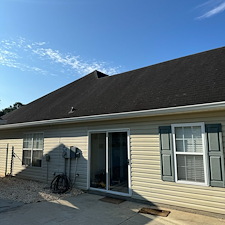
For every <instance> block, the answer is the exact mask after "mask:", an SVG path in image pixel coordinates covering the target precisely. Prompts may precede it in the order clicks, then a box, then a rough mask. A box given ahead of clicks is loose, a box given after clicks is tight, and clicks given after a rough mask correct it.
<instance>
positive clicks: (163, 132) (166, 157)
mask: <svg viewBox="0 0 225 225" xmlns="http://www.w3.org/2000/svg"><path fill="white" fill-rule="evenodd" d="M159 135H160V159H161V176H162V180H164V181H174V180H175V178H174V159H173V149H172V134H171V127H170V126H162V127H159Z"/></svg>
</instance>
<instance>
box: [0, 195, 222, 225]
mask: <svg viewBox="0 0 225 225" xmlns="http://www.w3.org/2000/svg"><path fill="white" fill-rule="evenodd" d="M101 198H103V196H99V195H94V194H87V193H85V194H82V195H79V196H77V197H69V198H67V199H64V200H57V201H52V202H47V201H44V202H38V203H31V204H22V205H18V203H15V205H14V203H13V202H9V201H8V203H7V201H5V202H4V201H0V224H1V225H14V224H16V225H31V224H32V225H39V224H40V225H53V224H60V225H71V224H78V225H91V224H93V225H102V224H105V225H147V224H149V225H156V224H157V225H161V224H168V225H172V224H175V225H179V224H180V225H192V224H193V225H194V224H204V225H212V224H213V225H220V224H221V225H222V224H223V225H224V224H225V219H221V218H215V217H209V216H205V215H198V214H193V213H188V212H183V211H178V210H171V209H165V210H169V211H171V213H170V214H169V216H168V217H161V216H153V215H149V214H139V213H138V211H139V210H140V209H141V208H142V207H148V205H144V204H140V203H136V202H130V201H125V202H122V203H120V204H112V203H108V202H102V201H99V199H101ZM7 204H9V205H8V206H7ZM1 206H3V207H1ZM13 206H15V207H13ZM1 209H2V211H1ZM163 209H164V208H163Z"/></svg>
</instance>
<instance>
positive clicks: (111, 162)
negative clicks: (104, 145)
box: [108, 132, 128, 193]
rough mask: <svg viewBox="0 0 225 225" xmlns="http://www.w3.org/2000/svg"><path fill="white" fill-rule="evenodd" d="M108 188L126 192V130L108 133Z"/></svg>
mask: <svg viewBox="0 0 225 225" xmlns="http://www.w3.org/2000/svg"><path fill="white" fill-rule="evenodd" d="M108 190H111V191H116V192H123V193H128V149H127V132H113V133H108Z"/></svg>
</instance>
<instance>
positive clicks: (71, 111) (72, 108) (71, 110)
mask: <svg viewBox="0 0 225 225" xmlns="http://www.w3.org/2000/svg"><path fill="white" fill-rule="evenodd" d="M74 111H75V108H74V107H73V106H72V107H71V109H70V111H69V112H68V113H69V114H71V113H73V112H74Z"/></svg>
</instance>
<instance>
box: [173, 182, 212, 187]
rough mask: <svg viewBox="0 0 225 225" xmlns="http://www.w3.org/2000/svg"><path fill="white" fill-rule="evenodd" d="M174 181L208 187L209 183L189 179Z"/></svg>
mask: <svg viewBox="0 0 225 225" xmlns="http://www.w3.org/2000/svg"><path fill="white" fill-rule="evenodd" d="M175 182H176V183H177V184H188V185H195V186H204V187H209V185H208V184H207V183H200V182H191V181H175Z"/></svg>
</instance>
